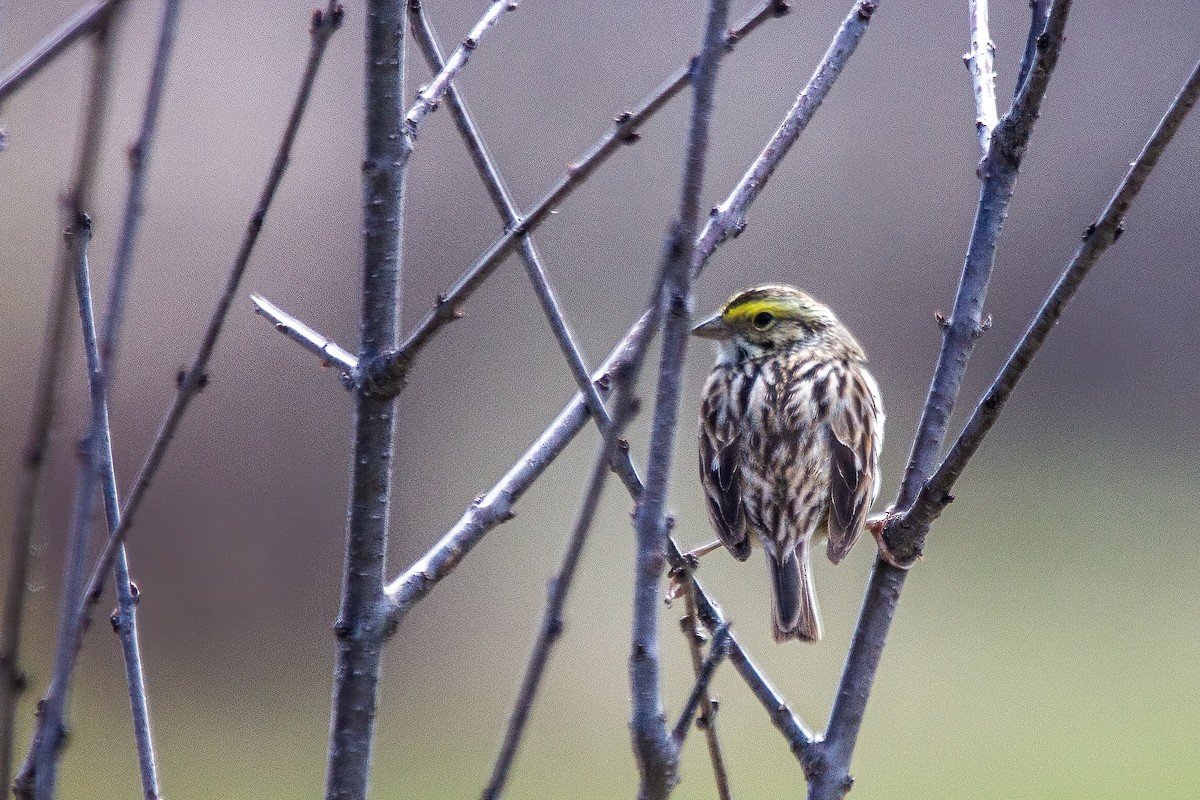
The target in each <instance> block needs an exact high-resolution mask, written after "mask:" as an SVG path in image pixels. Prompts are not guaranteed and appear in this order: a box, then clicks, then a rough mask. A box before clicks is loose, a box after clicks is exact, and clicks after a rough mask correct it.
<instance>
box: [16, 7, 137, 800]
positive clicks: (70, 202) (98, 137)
mask: <svg viewBox="0 0 1200 800" xmlns="http://www.w3.org/2000/svg"><path fill="white" fill-rule="evenodd" d="M123 2H124V0H116V2H113V3H110V4H108V5H107V7H106V8H105V11H104V13H103V14H102V15H101V16H100V17H98V18H97V20H96V26H93V27H92V28H91V29H90V30H91V31H92V32H94V33H95V38H94V39H93V41H92V68H91V72H90V80H89V86H88V99H87V106H86V110H85V111H84V121H83V126H82V128H81V132H80V141H79V148H78V156H77V158H76V161H75V168H74V174H73V178H72V183H71V188H70V189H69V190H68V192H67V195H66V197H65V198H64V200H63V218H64V222H65V223H66V225H65V227H66V229H67V231H73V230H74V229H75V227H76V225H77V224H78V220H79V219H80V218H81V216H82V215H83V209H84V207H85V206H87V205H90V204H91V198H92V192H93V189H94V186H95V182H96V174H97V173H98V171H99V169H100V151H101V144H102V142H103V139H104V126H105V121H106V119H107V115H108V103H109V99H110V94H111V84H112V81H111V78H112V70H113V35H112V28H111V25H110V23H111V21H112V19H113V15H114V14H115V13H116V12H117V11H118V10H119V9H120V6H121V3H123ZM64 241H65V246H64V247H63V248H62V250H61V252H60V255H59V260H58V262H59V263H58V268H57V270H56V279H55V284H54V294H53V296H52V299H51V303H50V315H49V317H48V319H47V327H46V337H45V340H44V344H43V354H42V368H41V371H40V373H39V376H38V388H37V391H36V398H37V404H36V405H35V410H34V413H33V420H32V425H31V431H30V438H29V442H28V444H27V447H26V451H25V460H24V471H23V474H22V485H21V488H20V490H19V492H18V499H17V502H18V506H17V515H16V524H15V526H14V530H13V553H14V554H13V571H12V573H11V575H10V583H9V587H8V595H7V599H6V608H5V652H4V663H5V667H6V669H8V670H9V671H10V674H9V675H8V676H6V678H7V679H6V680H5V682H4V688H3V690H2V691H3V700H2V701H0V707H2V713H3V715H4V716H3V720H2V724H3V732H2V734H0V738H2V739H3V742H2V744H0V751H2V753H0V759H2V761H3V765H2V769H0V772H2V773H3V774H2V776H0V777H2V778H3V780H4V784H3V785H4V786H5V787H7V786H8V785H9V784H8V781H9V778H10V777H11V774H12V772H11V770H12V748H13V741H12V737H13V723H14V714H15V713H16V701H17V692H18V691H19V690H20V689H21V688H23V687H24V679H23V677H21V672H20V668H19V665H18V664H17V653H18V646H19V641H20V632H21V622H22V612H23V605H24V594H25V591H26V589H27V586H26V582H27V579H28V564H29V549H30V545H31V541H32V535H33V524H34V519H35V516H36V504H37V498H38V494H39V490H40V487H41V481H42V475H43V468H44V465H45V453H46V450H47V448H48V445H49V438H50V431H51V428H52V427H53V424H54V419H55V417H56V416H57V411H58V385H59V380H60V377H61V376H60V374H59V373H60V371H61V366H62V355H63V349H64V347H65V343H66V331H67V319H68V314H67V309H68V307H69V305H70V289H71V287H72V285H73V284H74V275H75V273H76V269H77V267H78V261H79V259H80V258H82V257H83V256H82V255H81V254H80V252H79V249H80V247H85V246H86V245H81V243H80V237H71V238H68V239H65V240H64ZM79 480H80V482H79V485H78V487H77V492H76V498H75V503H76V505H75V509H74V513H75V515H76V516H75V517H74V519H75V520H76V521H77V522H78V524H75V525H72V531H73V532H74V533H75V534H77V535H78V537H79V538H81V539H82V540H83V544H82V545H81V547H82V548H86V535H87V532H88V528H87V527H86V525H85V524H84V522H86V521H90V519H91V504H92V501H93V499H94V492H93V491H92V490H93V489H94V487H95V482H94V480H92V479H89V477H88V475H87V472H86V470H85V471H83V473H82V474H81V475H80V478H79ZM85 482H86V485H85ZM82 504H86V505H82ZM80 520H82V521H83V522H79V521H80ZM70 541H72V540H69V544H68V559H67V562H66V564H65V566H64V571H63V587H64V591H68V590H69V592H70V594H64V595H63V596H62V598H61V603H60V612H59V631H58V643H59V644H60V645H61V644H63V642H64V640H65V637H66V636H67V628H66V627H64V625H65V624H66V621H67V620H68V619H69V618H70V615H71V613H72V612H73V611H74V603H75V598H77V597H78V596H79V591H80V589H81V588H82V587H81V582H82V578H83V575H84V574H85V572H84V570H85V568H86V562H81V563H76V561H75V557H76V555H78V557H79V558H81V559H84V558H86V549H81V550H76V549H75V548H74V545H73V544H71V543H70ZM10 647H11V651H10V650H9V648H10ZM62 652H63V651H62V650H59V651H57V654H56V663H58V659H59V654H61V653H62ZM64 663H65V662H64ZM61 700H62V703H63V704H65V702H66V698H65V697H63V698H61ZM61 726H62V720H61V715H60V717H59V720H58V723H57V727H58V728H61ZM34 756H35V753H34V749H33V747H32V746H31V749H30V751H29V753H28V755H27V758H26V762H25V765H26V766H32V764H33V759H34ZM50 780H51V781H53V776H51V777H50ZM25 785H26V787H27V791H28V792H32V791H33V790H34V785H33V779H32V775H30V777H29V780H27V781H25Z"/></svg>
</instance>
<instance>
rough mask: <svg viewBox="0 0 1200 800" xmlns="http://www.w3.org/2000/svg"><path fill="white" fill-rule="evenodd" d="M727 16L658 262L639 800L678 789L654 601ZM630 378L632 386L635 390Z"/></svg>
mask: <svg viewBox="0 0 1200 800" xmlns="http://www.w3.org/2000/svg"><path fill="white" fill-rule="evenodd" d="M728 15H729V1H728V0H711V4H710V6H709V11H708V19H707V21H706V23H707V24H706V27H705V32H704V39H703V49H702V50H701V53H700V58H699V60H698V61H697V62H696V69H695V74H694V78H693V92H694V94H693V100H692V115H691V120H690V123H689V125H688V138H687V152H686V156H685V160H684V167H683V180H682V189H681V191H680V198H679V213H678V216H677V217H676V219H675V221H674V222H673V223H672V225H671V228H670V230H669V231H668V233H667V238H666V243H665V245H664V252H663V258H662V267H661V270H660V274H661V276H662V278H661V280H660V283H661V285H662V292H661V294H656V295H654V296H653V297H652V298H651V302H652V303H653V302H658V303H660V304H661V311H660V313H661V314H662V317H663V343H662V358H661V360H660V362H659V374H658V387H657V390H656V392H655V399H654V415H653V418H652V420H651V423H650V452H649V457H648V462H647V467H646V490H645V492H644V493H643V494H642V498H641V500H640V501H639V502H638V505H637V510H636V512H635V514H634V529H635V532H636V552H635V555H634V571H633V635H632V643H631V648H630V656H629V678H630V685H631V686H630V688H631V693H632V695H633V714H632V719H631V720H630V723H629V726H630V729H631V732H632V738H633V752H634V756H635V757H636V759H637V762H638V768H639V770H640V772H641V778H642V780H641V787H640V789H639V790H638V797H639V798H641V800H656V799H657V798H665V797H667V796H668V795H669V794H670V793H671V790H672V789H673V788H674V787H675V783H676V782H677V781H678V771H679V744H678V742H677V741H676V740H675V739H673V738H672V737H671V734H670V732H669V731H668V730H667V721H666V713H665V711H664V706H663V698H662V681H661V678H660V665H659V655H658V650H659V647H658V645H659V635H658V631H659V624H658V617H659V598H660V597H661V594H660V588H659V587H660V580H661V578H662V574H663V566H664V554H665V553H666V549H667V547H666V544H667V539H668V535H667V525H666V498H667V487H668V486H669V485H670V481H671V456H672V454H673V452H674V447H673V445H674V442H675V430H676V427H677V426H678V421H679V399H680V394H681V391H682V385H683V362H684V357H685V356H686V354H687V346H688V339H689V338H690V333H691V325H690V318H691V309H692V278H693V275H692V262H693V253H694V250H695V248H696V233H697V231H698V230H699V227H700V192H701V190H702V188H703V186H704V168H705V162H706V159H707V157H708V128H709V124H710V122H711V119H712V109H713V97H714V95H715V94H716V83H717V72H718V69H719V67H720V63H721V55H722V47H721V43H722V35H723V33H724V31H725V25H726V19H727V17H728ZM636 377H637V376H636V375H634V376H632V378H631V380H630V383H629V387H630V389H632V387H633V386H634V385H635V384H634V381H635V380H636Z"/></svg>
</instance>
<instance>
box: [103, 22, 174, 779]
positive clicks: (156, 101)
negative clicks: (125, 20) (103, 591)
mask: <svg viewBox="0 0 1200 800" xmlns="http://www.w3.org/2000/svg"><path fill="white" fill-rule="evenodd" d="M179 7H180V0H166V2H165V3H164V4H163V15H162V22H161V23H160V25H159V36H158V44H157V46H156V48H155V53H154V62H153V66H152V68H151V73H150V81H149V84H148V85H147V88H146V103H145V107H144V109H143V112H142V125H141V131H140V132H139V134H138V138H137V141H136V142H135V143H134V144H133V146H132V147H131V148H130V150H129V167H130V168H129V188H128V191H127V194H126V197H125V211H124V213H123V215H122V223H121V233H120V238H119V240H118V243H117V251H116V257H115V258H114V261H113V274H112V279H111V283H110V286H109V295H108V306H107V309H106V311H105V322H104V331H103V335H102V337H101V339H100V343H99V348H100V349H99V359H100V362H101V364H102V365H103V370H104V382H105V384H106V385H107V387H108V389H109V390H111V387H112V384H113V381H114V379H115V375H116V354H117V342H118V341H119V338H120V330H121V323H122V321H123V320H124V316H125V313H124V312H125V298H126V294H127V287H128V285H129V275H130V273H131V272H132V268H133V246H134V242H135V241H136V238H137V233H138V228H139V223H140V222H141V217H142V204H143V200H144V196H145V187H146V175H147V167H148V164H149V157H150V147H151V145H152V143H153V141H154V132H155V129H156V127H157V122H158V113H159V109H160V108H161V106H162V97H163V93H164V91H165V88H166V79H167V67H168V65H169V63H170V58H171V50H172V49H173V47H174V44H175V32H176V29H177V28H178V22H179ZM93 402H95V399H93ZM104 500H105V510H106V512H107V521H108V530H109V533H110V534H111V533H112V532H113V531H115V530H116V529H117V528H118V527H119V526H120V523H121V514H120V503H119V499H118V495H117V484H116V477H115V475H113V472H112V470H111V469H107V470H106V472H105V475H104ZM113 582H114V584H115V588H116V593H117V608H116V610H115V611H114V612H113V614H112V618H111V621H112V626H113V629H114V630H115V631H116V633H117V636H118V638H119V640H120V642H121V653H122V655H123V657H124V660H125V680H126V684H127V685H128V687H129V705H130V712H131V716H132V719H133V731H134V738H135V740H136V743H137V753H138V768H139V771H140V773H141V777H142V793H143V796H144V797H145V798H146V800H157V798H158V796H159V787H158V771H157V768H156V765H155V756H154V743H153V738H152V735H151V730H150V706H149V702H148V700H147V696H146V682H145V675H144V671H143V667H142V659H141V652H140V650H141V648H140V645H139V643H138V628H137V604H138V601H139V597H140V596H139V593H138V589H137V587H136V586H135V585H134V584H133V582H132V581H131V580H130V577H129V560H128V556H127V555H126V552H125V545H124V544H122V545H121V546H120V547H119V548H118V550H117V558H116V564H115V567H114V575H113Z"/></svg>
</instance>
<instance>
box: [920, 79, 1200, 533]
mask: <svg viewBox="0 0 1200 800" xmlns="http://www.w3.org/2000/svg"><path fill="white" fill-rule="evenodd" d="M1197 97H1200V62H1197V64H1196V66H1195V67H1194V68H1193V69H1192V74H1191V75H1190V76H1189V77H1188V79H1187V81H1186V82H1185V83H1184V84H1183V87H1182V88H1181V89H1180V90H1179V93H1178V94H1177V95H1176V96H1175V99H1174V100H1172V101H1171V105H1170V106H1169V107H1168V109H1167V112H1166V114H1165V115H1164V116H1163V118H1162V120H1160V121H1159V123H1158V127H1156V128H1155V129H1154V133H1153V134H1151V136H1150V139H1149V140H1148V141H1147V142H1146V144H1145V145H1144V146H1143V147H1142V151H1141V152H1140V153H1139V154H1138V157H1137V158H1136V159H1134V161H1133V162H1132V163H1131V164H1130V166H1129V172H1127V173H1126V175H1125V178H1124V180H1122V181H1121V183H1120V185H1119V186H1118V187H1117V190H1116V192H1114V194H1113V196H1112V198H1111V199H1110V200H1109V201H1108V205H1107V206H1106V207H1105V208H1104V210H1103V211H1102V212H1101V213H1100V216H1099V217H1097V219H1096V221H1095V222H1093V223H1092V224H1091V225H1089V226H1088V229H1087V231H1086V232H1085V233H1084V236H1083V243H1082V244H1081V245H1080V246H1079V249H1077V250H1076V251H1075V255H1074V256H1073V257H1072V258H1071V261H1070V263H1068V264H1067V267H1066V269H1064V270H1063V273H1062V275H1061V276H1060V277H1059V279H1058V281H1057V282H1056V283H1055V284H1054V288H1053V289H1052V290H1051V291H1050V294H1049V295H1048V296H1047V297H1046V300H1045V301H1044V302H1043V303H1042V307H1041V308H1040V309H1039V310H1038V313H1037V315H1036V316H1034V318H1033V321H1032V322H1030V324H1029V327H1028V328H1027V329H1026V331H1025V334H1024V335H1023V336H1022V337H1021V340H1020V342H1018V343H1017V346H1016V348H1015V349H1014V350H1013V352H1012V354H1011V355H1010V356H1009V357H1008V360H1007V361H1005V362H1004V366H1003V367H1001V368H1000V372H999V373H998V374H997V375H996V378H995V380H994V381H993V382H992V385H991V387H990V388H989V389H988V390H987V392H985V393H984V395H983V398H982V399H981V400H980V401H979V404H978V405H977V406H975V410H974V411H973V412H972V413H971V418H970V419H969V420H967V424H966V426H965V427H964V428H963V431H962V433H960V434H959V436H958V438H957V439H956V440H955V441H954V444H953V445H952V446H951V447H950V451H949V452H948V453H947V454H946V458H945V459H943V461H942V463H941V465H940V466H939V467H938V469H937V472H935V473H934V475H933V477H932V478H931V479H930V481H929V483H927V484H925V486H923V487H922V488H921V492H920V493H919V494H918V495H917V500H916V502H915V503H913V506H912V508H911V510H910V511H909V512H908V513H906V514H905V520H904V523H905V524H908V525H912V526H913V527H915V528H918V529H920V528H925V529H928V527H929V525H930V524H931V523H932V522H933V521H934V520H935V519H937V517H938V515H939V514H941V512H942V510H943V509H944V508H945V507H946V505H947V504H948V503H949V502H950V501H951V499H952V498H951V497H950V491H951V489H953V488H954V482H955V481H956V480H958V476H959V475H961V474H962V471H963V469H964V468H966V465H967V462H968V461H970V459H971V457H972V456H973V455H975V452H976V451H977V450H978V449H979V445H980V444H982V443H983V439H984V437H985V436H987V434H988V431H990V430H991V429H992V425H994V424H995V422H996V420H997V419H999V417H1000V413H1001V411H1003V410H1004V405H1005V403H1006V402H1007V401H1008V398H1009V396H1011V395H1012V392H1013V390H1014V389H1015V388H1016V386H1017V383H1018V382H1019V381H1020V380H1021V376H1022V375H1024V374H1025V370H1026V368H1028V367H1029V365H1030V364H1031V363H1033V359H1034V357H1035V356H1037V354H1038V351H1039V350H1041V348H1042V345H1043V344H1045V342H1046V337H1048V336H1049V335H1050V331H1051V330H1053V328H1054V325H1055V323H1057V322H1058V319H1059V317H1061V316H1062V313H1063V311H1065V310H1066V307H1067V303H1069V302H1070V301H1071V298H1072V297H1074V296H1075V292H1076V290H1077V289H1078V288H1079V286H1080V284H1081V283H1083V279H1084V278H1086V277H1087V275H1088V272H1090V271H1091V268H1092V267H1093V266H1094V265H1095V263H1096V261H1097V260H1098V259H1099V258H1100V256H1101V255H1103V254H1104V251H1105V250H1107V249H1108V247H1109V246H1110V245H1111V244H1113V243H1114V242H1115V241H1116V240H1117V239H1118V238H1119V237H1120V235H1121V232H1122V231H1123V229H1124V228H1123V220H1124V218H1125V214H1126V212H1128V210H1129V207H1130V206H1131V205H1132V204H1133V201H1134V200H1135V199H1136V198H1137V195H1138V192H1140V191H1141V189H1142V186H1143V184H1145V182H1146V178H1147V177H1149V175H1150V172H1151V170H1153V169H1154V167H1155V166H1156V165H1157V164H1158V158H1159V156H1160V155H1161V154H1162V152H1163V150H1165V149H1166V147H1167V145H1168V144H1170V142H1171V138H1172V137H1173V136H1174V135H1175V132H1176V131H1177V130H1179V126H1180V125H1181V124H1182V123H1183V120H1184V119H1185V118H1186V117H1187V114H1188V112H1189V111H1191V109H1192V107H1193V106H1195V104H1196V99H1197Z"/></svg>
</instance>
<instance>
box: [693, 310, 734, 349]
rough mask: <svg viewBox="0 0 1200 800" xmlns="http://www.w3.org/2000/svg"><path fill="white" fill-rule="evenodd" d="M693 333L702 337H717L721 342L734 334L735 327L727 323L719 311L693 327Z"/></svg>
mask: <svg viewBox="0 0 1200 800" xmlns="http://www.w3.org/2000/svg"><path fill="white" fill-rule="evenodd" d="M692 335H693V336H699V337H700V338H702V339H715V340H716V341H718V342H721V341H725V340H726V339H729V338H730V337H732V336H733V329H732V328H730V327H729V325H727V324H726V323H725V320H723V319H721V312H719V311H718V312H717V313H716V314H713V315H712V316H711V317H709V318H708V319H706V320H704V321H703V322H701V323H700V324H699V325H697V326H696V327H694V328H692Z"/></svg>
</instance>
